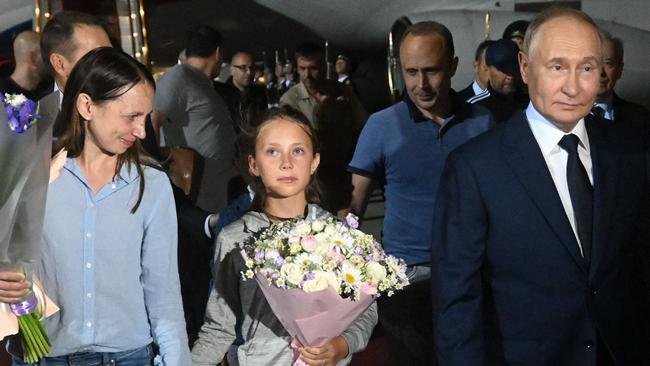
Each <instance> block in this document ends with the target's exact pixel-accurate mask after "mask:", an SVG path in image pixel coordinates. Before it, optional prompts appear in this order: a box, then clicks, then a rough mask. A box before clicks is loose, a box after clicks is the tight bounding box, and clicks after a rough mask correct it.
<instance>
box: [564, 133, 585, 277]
mask: <svg viewBox="0 0 650 366" xmlns="http://www.w3.org/2000/svg"><path fill="white" fill-rule="evenodd" d="M578 142H579V139H578V136H576V135H574V134H569V135H564V137H562V140H560V143H559V144H558V145H560V147H561V148H563V149H564V150H566V152H567V153H568V154H569V157H568V159H567V163H566V179H567V183H568V185H569V195H570V196H571V206H573V213H574V215H575V219H576V227H577V230H576V231H577V232H578V238H580V244H581V245H582V253H583V256H584V259H585V264H586V265H587V267H589V263H590V262H591V236H592V228H593V199H594V189H593V187H592V186H591V183H590V182H589V176H588V175H587V171H586V170H585V167H584V166H583V165H582V162H581V161H580V158H579V157H578Z"/></svg>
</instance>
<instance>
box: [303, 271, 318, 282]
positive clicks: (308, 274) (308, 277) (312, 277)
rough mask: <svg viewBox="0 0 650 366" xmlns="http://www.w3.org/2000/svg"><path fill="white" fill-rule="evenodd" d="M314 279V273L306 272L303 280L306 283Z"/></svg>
mask: <svg viewBox="0 0 650 366" xmlns="http://www.w3.org/2000/svg"><path fill="white" fill-rule="evenodd" d="M314 278H316V274H315V273H314V272H307V274H306V275H305V279H306V280H307V281H309V280H313V279H314Z"/></svg>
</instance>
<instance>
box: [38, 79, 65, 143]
mask: <svg viewBox="0 0 650 366" xmlns="http://www.w3.org/2000/svg"><path fill="white" fill-rule="evenodd" d="M59 93H60V92H59V91H58V90H57V91H55V92H52V93H50V94H48V95H47V96H45V97H44V98H43V99H41V100H40V101H39V114H40V115H41V120H40V121H39V122H38V123H39V138H40V134H41V133H45V132H46V131H48V130H49V131H51V130H50V127H51V126H53V125H54V122H55V120H56V117H57V115H58V114H59V98H60V96H59V95H60V94H59ZM50 133H51V132H50Z"/></svg>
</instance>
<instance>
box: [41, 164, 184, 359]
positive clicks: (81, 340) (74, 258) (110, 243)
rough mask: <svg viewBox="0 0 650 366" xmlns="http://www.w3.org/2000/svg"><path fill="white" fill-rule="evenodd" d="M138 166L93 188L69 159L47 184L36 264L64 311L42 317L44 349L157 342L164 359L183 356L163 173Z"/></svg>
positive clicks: (171, 211)
mask: <svg viewBox="0 0 650 366" xmlns="http://www.w3.org/2000/svg"><path fill="white" fill-rule="evenodd" d="M144 175H145V191H144V195H143V197H142V202H141V203H140V207H139V208H138V210H137V211H136V212H135V213H134V214H131V208H132V207H133V205H134V204H135V202H136V200H137V197H138V192H139V177H138V175H137V172H136V169H135V167H133V168H132V169H131V170H130V171H129V169H127V167H126V164H125V166H124V167H123V168H122V170H121V171H120V174H119V177H118V178H116V179H115V180H114V181H113V182H110V183H108V184H107V185H106V186H104V187H102V188H101V189H100V190H99V192H97V193H94V192H93V191H92V189H91V188H90V186H89V185H88V183H87V181H86V178H85V177H84V174H83V172H82V171H81V168H80V167H79V165H77V163H76V161H75V160H74V159H68V160H67V161H66V163H65V165H64V167H63V169H61V176H60V177H59V178H58V179H57V180H55V181H54V182H53V183H51V184H50V186H49V190H48V195H47V204H46V211H45V223H44V230H43V231H44V233H43V241H42V260H41V265H40V266H38V268H37V270H38V273H39V277H40V278H41V280H42V282H43V285H44V288H45V291H46V292H47V293H48V294H49V296H50V297H51V298H52V300H53V301H54V302H56V303H57V304H58V305H59V306H60V307H61V311H60V312H58V313H57V314H55V315H53V316H52V317H50V318H48V319H46V321H45V328H46V330H47V333H48V335H49V337H50V340H51V341H52V352H51V353H50V356H61V355H67V354H71V353H76V352H119V351H126V350H130V349H134V348H138V347H142V346H145V345H147V344H149V343H151V342H152V341H155V342H156V343H157V344H158V346H159V347H160V354H161V356H162V362H163V364H164V365H174V366H175V365H190V364H191V361H190V355H189V349H188V346H187V335H186V331H185V320H184V316H183V306H182V301H181V292H180V285H179V277H178V264H177V228H176V225H177V224H176V209H175V206H174V200H173V196H172V191H171V187H170V184H169V180H168V178H167V176H166V175H165V174H164V173H163V172H160V171H158V170H156V169H153V168H149V167H144Z"/></svg>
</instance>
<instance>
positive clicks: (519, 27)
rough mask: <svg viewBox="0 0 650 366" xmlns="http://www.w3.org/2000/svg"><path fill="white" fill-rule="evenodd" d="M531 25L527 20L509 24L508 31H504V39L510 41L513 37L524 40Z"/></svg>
mask: <svg viewBox="0 0 650 366" xmlns="http://www.w3.org/2000/svg"><path fill="white" fill-rule="evenodd" d="M529 24H530V22H529V21H527V20H517V21H514V22H512V23H510V24H508V26H507V27H506V29H504V31H503V37H502V38H505V39H509V38H513V37H521V38H524V35H525V34H526V29H528V25H529Z"/></svg>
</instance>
